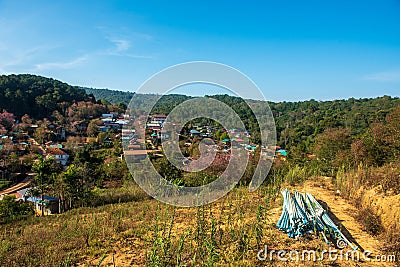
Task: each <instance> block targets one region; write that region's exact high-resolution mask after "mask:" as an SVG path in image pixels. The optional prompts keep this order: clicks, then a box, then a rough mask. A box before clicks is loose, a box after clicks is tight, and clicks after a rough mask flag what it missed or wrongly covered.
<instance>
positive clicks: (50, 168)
mask: <svg viewBox="0 0 400 267" xmlns="http://www.w3.org/2000/svg"><path fill="white" fill-rule="evenodd" d="M57 169H58V168H57V166H56V165H55V163H54V160H53V159H52V158H48V159H43V157H42V156H39V157H38V160H37V162H35V163H34V164H33V166H32V171H33V172H34V173H35V174H36V175H35V183H36V185H37V191H38V193H39V194H40V196H41V198H42V201H43V200H44V198H43V196H44V194H45V192H46V191H47V190H48V189H49V186H50V185H51V184H52V183H53V181H54V174H55V173H56V171H57ZM42 215H44V209H43V207H42Z"/></svg>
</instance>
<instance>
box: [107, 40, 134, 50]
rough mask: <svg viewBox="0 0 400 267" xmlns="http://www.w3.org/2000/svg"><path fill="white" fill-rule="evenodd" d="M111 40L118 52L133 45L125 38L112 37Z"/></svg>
mask: <svg viewBox="0 0 400 267" xmlns="http://www.w3.org/2000/svg"><path fill="white" fill-rule="evenodd" d="M110 41H111V42H113V43H114V44H115V49H116V50H117V51H118V52H122V51H126V50H128V49H129V48H130V46H131V44H130V42H129V41H128V40H124V39H112V40H110Z"/></svg>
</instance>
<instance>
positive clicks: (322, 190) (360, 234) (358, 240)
mask: <svg viewBox="0 0 400 267" xmlns="http://www.w3.org/2000/svg"><path fill="white" fill-rule="evenodd" d="M289 189H291V190H293V189H296V190H297V191H299V192H301V193H304V192H307V193H311V194H312V195H313V196H314V197H315V198H316V199H317V200H318V201H323V202H325V203H326V204H327V205H328V207H329V210H330V212H331V213H333V216H334V217H336V218H335V219H338V220H337V221H338V222H340V223H341V224H342V226H344V228H345V229H342V233H344V234H345V232H346V230H347V231H348V233H349V234H350V241H354V243H355V244H356V245H358V247H359V250H361V251H369V252H371V254H370V258H371V261H366V262H361V263H358V264H356V265H354V266H394V264H390V263H388V262H379V261H378V260H376V256H377V255H378V257H380V255H385V253H384V252H382V251H381V250H380V248H381V247H382V245H383V242H381V241H380V240H378V239H377V238H376V237H373V236H371V235H369V234H368V233H367V232H365V231H364V230H363V227H362V225H361V224H360V223H359V222H358V221H357V220H356V219H355V218H354V217H355V215H357V212H358V210H357V209H356V208H355V207H354V206H353V205H352V204H350V203H349V202H348V201H347V200H345V199H344V198H342V197H340V196H337V195H335V191H334V188H333V185H332V183H331V178H329V177H324V178H321V180H319V181H307V182H305V183H304V185H302V186H295V187H294V188H289ZM324 208H325V207H324ZM281 212H282V209H281V207H277V208H274V209H273V210H272V211H271V215H272V220H273V221H277V220H278V219H279V216H280V214H281ZM331 217H332V216H331ZM335 219H334V221H335ZM337 221H335V223H336V224H337V225H339V224H338V223H337ZM345 235H346V237H348V235H347V234H345ZM351 239H353V240H351ZM347 249H351V248H349V247H347V248H346V250H347ZM343 266H352V264H351V263H343Z"/></svg>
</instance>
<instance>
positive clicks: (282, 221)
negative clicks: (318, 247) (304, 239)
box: [276, 189, 358, 250]
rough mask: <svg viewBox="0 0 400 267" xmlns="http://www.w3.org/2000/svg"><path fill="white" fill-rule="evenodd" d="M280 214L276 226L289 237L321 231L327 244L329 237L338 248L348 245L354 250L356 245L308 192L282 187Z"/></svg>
mask: <svg viewBox="0 0 400 267" xmlns="http://www.w3.org/2000/svg"><path fill="white" fill-rule="evenodd" d="M281 193H282V195H283V208H282V214H281V217H280V218H279V221H278V223H277V224H276V227H277V228H279V229H280V230H282V231H284V232H285V233H287V234H288V236H289V237H291V238H297V237H298V236H303V235H304V234H306V233H315V234H317V235H318V234H319V233H321V234H322V236H323V238H324V240H325V242H326V243H327V244H329V243H330V241H329V240H328V238H327V235H328V236H329V237H330V239H334V240H336V245H337V247H338V248H344V247H346V246H347V245H350V246H351V247H352V248H353V249H354V250H356V249H357V248H358V247H357V246H355V245H352V244H351V243H350V241H349V240H348V239H347V238H346V237H345V236H344V235H343V234H342V232H341V231H340V230H339V228H338V227H337V226H336V225H335V223H334V222H333V221H332V219H331V218H330V217H329V215H328V213H327V212H326V211H325V210H324V209H323V208H322V206H321V205H320V204H319V202H318V201H317V200H316V199H315V198H314V197H313V196H312V195H311V194H309V193H305V194H301V193H299V192H297V191H294V193H293V194H292V193H291V192H290V191H289V190H287V189H284V190H283V191H282V192H281Z"/></svg>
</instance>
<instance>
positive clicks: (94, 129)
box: [86, 120, 100, 137]
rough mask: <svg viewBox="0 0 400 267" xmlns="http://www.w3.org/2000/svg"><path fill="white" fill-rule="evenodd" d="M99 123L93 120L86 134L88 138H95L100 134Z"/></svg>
mask: <svg viewBox="0 0 400 267" xmlns="http://www.w3.org/2000/svg"><path fill="white" fill-rule="evenodd" d="M98 124H99V122H98V121H97V120H91V121H90V123H89V125H88V127H87V129H86V133H87V135H88V136H92V137H95V136H97V135H98V134H99V132H100V131H99V126H98Z"/></svg>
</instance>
